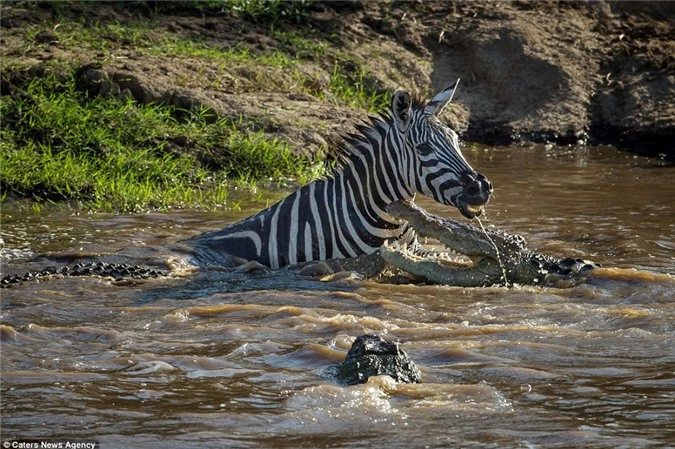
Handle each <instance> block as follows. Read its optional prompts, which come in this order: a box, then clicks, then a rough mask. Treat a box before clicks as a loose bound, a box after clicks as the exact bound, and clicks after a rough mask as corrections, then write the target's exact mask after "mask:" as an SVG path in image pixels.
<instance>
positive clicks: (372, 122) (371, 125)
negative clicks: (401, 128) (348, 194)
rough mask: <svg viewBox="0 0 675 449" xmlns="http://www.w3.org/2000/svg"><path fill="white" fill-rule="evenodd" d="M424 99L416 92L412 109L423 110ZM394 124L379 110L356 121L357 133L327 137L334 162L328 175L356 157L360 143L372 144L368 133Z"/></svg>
mask: <svg viewBox="0 0 675 449" xmlns="http://www.w3.org/2000/svg"><path fill="white" fill-rule="evenodd" d="M423 109H424V100H423V99H422V98H421V97H420V96H419V95H417V94H415V95H413V97H412V110H413V111H414V110H423ZM393 126H394V118H393V117H392V115H391V112H390V111H389V108H387V110H383V111H380V112H379V113H378V115H377V116H373V115H368V121H366V120H361V122H360V123H356V124H355V125H354V127H355V128H356V130H357V131H358V133H351V132H350V133H343V134H340V135H339V138H338V139H329V143H330V146H331V148H332V149H333V151H332V152H331V156H332V157H334V158H335V164H334V165H333V166H332V167H331V170H330V171H329V173H328V177H331V178H332V177H335V176H336V175H337V174H338V173H340V172H341V171H342V169H343V168H344V166H345V164H346V163H347V162H348V161H349V160H351V159H352V158H354V157H358V155H359V154H360V152H361V151H362V149H361V148H362V145H368V146H372V143H371V141H370V140H369V139H368V134H369V133H371V132H373V131H375V132H378V131H382V134H384V132H385V131H386V130H387V129H389V128H391V127H393Z"/></svg>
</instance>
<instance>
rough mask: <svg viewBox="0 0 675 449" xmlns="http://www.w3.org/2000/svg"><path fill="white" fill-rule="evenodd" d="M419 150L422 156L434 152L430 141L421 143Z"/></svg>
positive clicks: (418, 146)
mask: <svg viewBox="0 0 675 449" xmlns="http://www.w3.org/2000/svg"><path fill="white" fill-rule="evenodd" d="M417 151H418V152H419V153H420V154H421V155H422V156H427V155H429V154H431V153H433V152H434V149H433V148H432V147H431V145H429V144H428V143H421V144H419V145H417Z"/></svg>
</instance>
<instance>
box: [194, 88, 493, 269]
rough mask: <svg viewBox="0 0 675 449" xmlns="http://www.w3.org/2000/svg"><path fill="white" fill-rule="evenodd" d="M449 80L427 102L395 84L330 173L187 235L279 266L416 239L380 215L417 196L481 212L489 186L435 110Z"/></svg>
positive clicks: (223, 252)
mask: <svg viewBox="0 0 675 449" xmlns="http://www.w3.org/2000/svg"><path fill="white" fill-rule="evenodd" d="M458 83H459V80H457V82H456V83H454V85H449V86H447V87H446V88H444V89H443V90H441V91H440V92H438V93H437V94H436V95H435V96H434V97H433V98H432V99H431V100H429V101H428V102H427V103H426V104H424V103H423V102H422V100H421V99H420V98H417V97H414V96H411V95H410V94H409V93H408V92H405V91H401V90H398V91H396V92H395V93H394V94H393V96H392V100H391V110H390V111H387V112H384V113H382V114H381V115H380V117H369V119H370V124H368V123H367V122H364V123H362V124H360V125H357V127H356V128H357V129H358V131H359V133H358V134H355V133H354V134H349V135H347V136H346V137H345V138H344V142H342V147H341V151H340V154H341V161H340V163H339V164H337V165H338V166H337V167H336V168H335V169H334V170H333V172H332V174H331V175H330V176H327V177H325V178H322V179H318V180H315V181H313V182H311V183H309V184H307V185H305V186H303V187H301V188H300V189H299V190H297V191H296V192H294V193H292V194H290V195H289V196H288V197H286V198H285V199H283V200H281V201H279V202H278V203H276V204H274V205H272V206H270V207H269V208H267V209H265V210H262V211H261V212H258V213H257V214H255V215H253V216H251V217H249V218H246V219H244V220H242V221H239V222H237V223H234V224H231V225H230V226H227V227H225V228H224V229H221V230H218V231H212V232H207V233H204V234H202V235H200V236H197V237H195V238H193V239H192V241H191V243H192V246H193V247H194V249H195V250H196V251H197V253H199V252H200V251H201V252H202V253H204V252H206V253H208V254H209V256H210V257H211V258H213V257H217V258H219V259H222V257H234V258H235V260H237V259H241V260H242V261H257V262H259V263H261V264H263V265H266V266H268V267H270V268H274V269H276V268H280V267H284V266H288V265H295V264H298V263H301V262H306V261H318V260H327V259H343V258H350V257H356V256H359V255H364V254H372V253H374V252H375V251H377V250H378V249H379V248H380V247H382V245H383V244H384V243H385V241H388V240H394V239H395V240H399V241H406V242H409V243H412V242H413V241H415V237H414V231H413V230H412V229H411V228H410V226H409V225H408V223H407V222H403V223H401V222H400V221H397V220H396V219H394V217H392V216H391V215H389V214H388V213H387V212H386V206H387V205H388V204H389V203H391V202H394V201H397V200H410V201H412V200H413V199H414V197H415V195H416V193H421V194H424V195H426V196H429V197H432V198H433V199H434V200H436V201H437V202H439V203H442V204H446V205H451V206H455V207H457V208H458V210H459V211H460V213H461V214H462V215H464V216H465V217H467V218H469V219H472V218H475V217H476V216H478V215H480V214H481V213H482V211H483V206H484V205H485V204H486V203H487V202H488V200H489V198H490V196H491V194H492V191H493V188H492V184H491V183H490V181H488V179H487V178H486V177H485V176H484V175H482V174H480V173H477V172H476V171H475V170H474V169H473V168H472V167H471V166H470V165H469V163H468V162H467V161H466V159H465V158H464V156H463V155H462V152H461V151H460V147H459V139H458V136H457V133H456V132H455V131H453V130H452V129H450V128H449V127H448V126H446V125H445V124H443V123H442V122H441V121H440V120H439V118H438V116H439V115H440V113H441V112H442V111H443V109H444V108H445V106H446V105H447V104H448V103H450V101H451V99H452V97H453V94H454V92H455V90H456V88H457V84H458Z"/></svg>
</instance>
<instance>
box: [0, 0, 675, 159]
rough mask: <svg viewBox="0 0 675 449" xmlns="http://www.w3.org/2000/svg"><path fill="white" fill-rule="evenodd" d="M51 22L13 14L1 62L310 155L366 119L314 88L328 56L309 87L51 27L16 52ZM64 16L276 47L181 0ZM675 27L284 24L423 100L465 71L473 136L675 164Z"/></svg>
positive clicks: (467, 119)
mask: <svg viewBox="0 0 675 449" xmlns="http://www.w3.org/2000/svg"><path fill="white" fill-rule="evenodd" d="M148 3H150V2H148ZM165 9H166V8H165ZM51 14H53V10H52V9H50V8H42V9H40V8H38V9H37V11H36V10H35V9H31V10H26V9H22V8H21V7H18V6H12V5H10V6H4V7H2V46H3V55H10V56H16V53H17V52H19V51H23V52H24V53H23V56H22V57H25V61H26V64H27V66H33V67H34V68H35V67H37V68H38V69H39V67H41V65H44V63H45V61H53V60H69V59H78V60H82V61H85V62H86V63H85V64H83V68H82V70H81V72H80V73H81V75H82V82H83V83H84V84H85V86H86V87H87V88H88V89H90V91H94V92H93V93H100V94H110V93H114V94H116V95H119V94H122V95H132V96H133V97H134V98H135V99H136V100H138V101H143V102H148V101H162V102H166V103H171V104H175V105H179V106H181V107H186V106H195V105H202V106H204V107H207V108H209V109H210V110H211V111H213V112H215V113H216V114H218V115H220V116H226V117H231V118H233V119H240V118H241V117H243V118H244V119H245V120H246V121H247V122H249V123H253V124H254V125H255V126H257V127H260V128H263V129H265V130H267V131H268V132H269V133H271V134H273V135H279V136H282V137H284V138H286V139H288V140H289V141H291V142H293V143H294V145H295V146H297V147H298V148H299V149H301V150H310V151H311V150H314V149H316V148H317V147H319V146H321V145H325V143H326V140H327V139H328V138H331V137H332V135H333V134H334V133H335V132H336V131H348V130H349V125H350V124H352V123H353V122H355V121H356V120H358V119H359V118H363V117H364V113H363V111H358V110H354V109H352V108H349V107H347V106H340V105H336V103H335V102H332V101H326V100H325V99H323V100H321V99H319V96H320V95H312V94H311V93H312V92H317V93H320V92H325V91H326V85H327V82H328V81H327V80H328V78H329V76H330V73H331V70H332V69H333V66H334V61H328V60H322V59H321V58H319V59H318V60H317V59H311V58H309V59H307V60H303V61H302V63H301V64H300V68H301V70H302V71H304V72H306V73H307V74H308V76H307V79H309V80H312V81H311V83H310V84H312V85H307V82H305V85H302V86H298V85H297V82H296V81H295V80H293V79H290V78H289V77H288V76H287V75H286V74H285V73H284V71H283V69H280V70H278V71H272V72H269V73H261V72H260V71H251V70H250V69H247V68H246V67H244V66H242V67H235V66H233V67H225V68H223V67H218V64H217V63H214V64H213V65H211V66H209V65H208V64H206V65H205V64H204V63H203V62H199V63H197V62H196V61H194V60H191V58H180V59H170V58H163V57H160V56H157V57H148V56H142V57H141V56H139V54H138V52H137V51H136V50H135V49H134V48H133V47H132V46H128V47H123V49H122V50H121V51H119V52H117V53H116V54H115V55H107V54H86V53H82V52H79V53H78V52H77V51H73V50H72V49H68V50H66V49H64V47H63V46H62V45H60V43H59V42H58V41H54V40H53V36H51V35H50V34H49V33H43V35H38V36H37V37H36V38H35V40H36V42H37V44H39V45H36V46H35V48H33V49H32V50H31V51H28V52H25V50H19V49H20V48H25V42H24V41H23V40H24V39H25V32H24V31H23V30H24V29H25V27H26V26H29V25H31V24H37V23H40V21H41V20H44V19H47V18H49V17H50V16H51ZM59 14H63V15H65V16H66V17H69V18H71V20H76V21H79V22H82V23H89V22H96V21H116V22H119V23H120V24H122V25H125V24H127V23H135V22H137V21H138V20H139V19H142V20H145V21H146V22H147V21H151V23H152V24H153V25H154V26H155V27H156V28H157V29H158V30H161V31H162V32H166V31H169V32H172V33H175V34H177V35H179V36H182V37H199V38H200V39H202V40H205V41H206V42H208V43H212V44H214V45H219V46H221V47H229V46H232V45H235V44H242V43H243V44H245V45H247V46H249V47H250V48H251V49H252V51H264V50H266V49H270V48H275V47H276V46H278V45H280V44H279V42H278V41H276V40H275V39H274V38H273V37H272V35H271V33H270V28H271V27H270V24H269V23H265V22H264V21H256V20H253V19H246V18H240V17H237V16H232V15H208V16H204V15H199V16H196V15H194V12H190V11H182V10H181V8H180V7H176V8H174V9H173V10H172V11H171V13H170V14H167V13H161V12H157V10H156V9H152V8H151V7H149V6H147V5H146V6H145V7H143V6H142V5H141V6H135V7H133V8H132V7H129V6H128V4H127V5H125V4H124V3H101V4H100V5H99V7H98V8H97V9H96V12H95V13H92V12H91V10H90V9H87V10H86V11H85V10H84V9H83V7H82V6H81V5H78V3H77V2H74V3H72V4H68V6H64V7H62V8H61V9H60V10H59ZM674 24H675V2H672V3H671V2H603V1H599V2H548V1H541V2H539V1H538V2H496V1H476V2H429V1H424V2H401V3H390V2H387V3H383V2H365V1H363V2H359V1H340V2H330V3H320V2H317V3H315V4H314V5H313V7H312V10H311V13H310V17H309V18H308V19H307V20H306V21H304V22H303V23H302V24H300V25H297V24H293V23H286V24H280V25H279V24H277V25H276V26H277V28H279V27H281V28H282V29H287V30H293V31H296V32H300V33H301V34H304V35H307V36H318V37H321V38H322V39H327V38H328V36H331V37H330V38H329V40H330V43H331V44H330V45H331V46H332V47H333V48H339V49H340V50H341V51H343V52H345V53H346V54H349V55H353V56H354V58H357V59H358V60H359V61H362V65H363V66H364V68H365V69H366V70H367V71H369V72H370V73H372V74H373V75H374V77H375V78H376V79H375V80H373V81H374V82H375V83H376V84H377V85H378V86H379V87H380V88H381V89H389V90H394V89H396V88H405V89H408V90H411V91H415V92H419V93H421V94H422V95H428V94H429V93H431V92H432V91H434V90H436V89H438V88H440V87H442V86H444V85H446V84H448V83H450V82H453V81H454V80H455V79H456V78H458V77H459V78H461V79H462V82H461V84H460V87H461V88H460V90H459V91H458V94H457V96H456V97H455V98H456V106H455V108H453V109H452V110H451V111H450V112H448V113H446V114H447V117H446V118H447V120H448V121H449V122H450V123H451V124H452V125H453V126H455V127H456V128H457V129H458V131H460V132H461V133H463V136H464V138H465V139H467V140H471V141H478V142H486V143H491V144H496V143H499V144H507V143H513V142H528V141H534V142H544V141H548V142H556V143H561V144H569V143H591V144H596V143H610V144H615V145H617V146H619V147H620V148H624V149H630V150H633V151H637V152H640V153H643V154H648V155H653V156H659V155H661V156H662V157H668V158H673V157H675V154H674V149H673V143H672V142H673V141H675V104H674V102H673V98H675V95H674V93H675V92H674V90H675V89H674V85H675V30H674ZM34 72H35V69H34ZM216 78H218V79H219V81H218V83H205V82H204V80H215V79H216ZM177 80H182V81H181V82H178V81H177ZM11 81H12V80H11V79H9V78H7V77H6V76H5V78H4V79H3V94H5V93H7V92H10V93H11ZM294 83H295V84H294ZM8 87H9V88H8ZM338 104H339V103H338Z"/></svg>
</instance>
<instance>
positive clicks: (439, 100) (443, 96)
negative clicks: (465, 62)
mask: <svg viewBox="0 0 675 449" xmlns="http://www.w3.org/2000/svg"><path fill="white" fill-rule="evenodd" d="M458 84H459V78H457V81H455V84H452V85H450V86H447V87H446V88H445V89H443V90H442V91H440V92H439V93H437V94H436V95H434V98H432V99H431V100H429V103H427V105H426V106H425V107H424V113H425V114H427V115H440V113H441V112H443V109H445V107H446V106H447V105H448V103H450V101H451V100H452V96H453V95H455V90H457V85H458Z"/></svg>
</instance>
